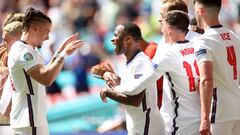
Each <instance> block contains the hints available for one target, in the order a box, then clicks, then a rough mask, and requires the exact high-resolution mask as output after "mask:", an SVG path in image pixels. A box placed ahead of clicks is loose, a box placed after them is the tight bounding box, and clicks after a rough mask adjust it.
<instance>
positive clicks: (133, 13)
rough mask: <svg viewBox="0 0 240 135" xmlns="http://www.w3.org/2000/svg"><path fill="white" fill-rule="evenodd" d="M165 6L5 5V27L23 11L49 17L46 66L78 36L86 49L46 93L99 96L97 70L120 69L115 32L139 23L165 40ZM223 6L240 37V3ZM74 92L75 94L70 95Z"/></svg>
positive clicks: (4, 0)
mask: <svg viewBox="0 0 240 135" xmlns="http://www.w3.org/2000/svg"><path fill="white" fill-rule="evenodd" d="M184 1H185V2H186V3H187V4H188V7H189V16H190V17H191V18H193V17H194V16H193V15H194V11H193V3H192V1H193V0H184ZM161 3H162V2H161V0H1V1H0V25H2V23H3V20H4V18H5V17H6V15H7V14H9V13H13V12H24V11H25V10H26V9H27V8H28V7H34V8H35V9H39V10H41V11H43V12H44V13H46V14H47V15H48V16H49V17H50V18H51V19H52V22H53V26H52V31H51V33H50V38H49V40H48V41H47V42H44V45H43V46H42V48H41V52H42V54H43V56H44V58H45V61H46V63H48V62H49V61H50V59H51V57H52V55H53V53H54V52H55V51H56V49H57V47H58V45H60V43H61V42H62V41H63V40H64V39H65V38H66V37H68V36H69V35H71V34H72V33H76V32H78V33H79V34H80V38H81V39H83V40H84V41H85V42H86V44H85V45H84V47H83V48H81V49H80V50H79V51H78V52H77V53H75V54H74V55H71V56H70V57H69V58H68V59H67V60H66V62H65V65H64V70H63V71H62V72H61V74H60V75H59V77H58V78H57V80H56V81H55V83H54V84H53V85H52V86H51V87H49V88H48V89H47V93H48V94H49V95H53V94H56V93H59V94H61V93H65V94H66V93H67V94H66V95H70V97H72V96H73V95H78V94H79V93H82V92H96V91H97V90H98V88H99V87H101V86H102V85H104V84H103V82H98V80H97V79H94V77H93V75H92V74H91V73H90V68H91V67H92V66H94V65H96V64H99V63H101V62H102V61H109V62H110V63H111V64H112V66H113V67H114V69H116V70H120V67H118V66H119V65H118V61H121V60H122V57H118V56H115V55H114V46H113V45H112V44H111V38H112V36H113V29H114V28H115V26H117V25H118V24H122V23H124V22H127V21H132V22H135V23H136V24H138V26H140V28H141V30H142V33H143V37H144V39H146V40H147V41H154V42H156V43H158V42H159V41H160V39H161V34H162V33H161V28H160V26H159V23H158V17H159V9H160V6H161ZM222 7H223V8H222V10H221V14H220V18H221V23H222V24H223V25H225V26H227V27H230V28H231V29H232V30H234V31H235V32H236V33H237V34H238V35H239V36H240V0H223V6H222ZM0 33H2V32H0ZM120 63H121V62H120ZM116 72H118V71H116ZM70 90H72V91H71V92H72V93H73V94H69V93H71V92H69V91H70ZM66 91H67V92H66Z"/></svg>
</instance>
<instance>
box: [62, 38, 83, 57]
mask: <svg viewBox="0 0 240 135" xmlns="http://www.w3.org/2000/svg"><path fill="white" fill-rule="evenodd" d="M83 45H84V42H83V41H82V40H72V41H71V42H70V43H68V44H67V45H66V47H65V48H64V50H63V51H65V53H66V55H70V54H72V53H73V52H74V51H75V50H76V49H77V48H79V47H82V46H83Z"/></svg>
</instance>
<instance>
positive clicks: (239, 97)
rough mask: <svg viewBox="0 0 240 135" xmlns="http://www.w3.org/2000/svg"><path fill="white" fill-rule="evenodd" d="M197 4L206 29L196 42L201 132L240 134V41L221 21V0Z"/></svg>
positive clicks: (200, 0)
mask: <svg viewBox="0 0 240 135" xmlns="http://www.w3.org/2000/svg"><path fill="white" fill-rule="evenodd" d="M194 3H195V4H194V7H195V16H196V19H197V22H198V24H199V27H200V28H204V30H205V33H204V34H203V36H202V37H201V38H200V39H199V40H197V41H196V44H195V54H196V57H197V60H198V66H199V72H200V99H201V125H200V134H201V135H209V134H210V132H211V133H212V134H213V135H239V134H240V128H239V127H240V106H239V102H240V90H239V71H240V70H239V68H240V61H239V58H240V50H239V43H240V40H239V38H238V37H237V36H236V35H235V34H234V33H233V32H232V31H231V30H229V29H227V28H225V27H224V26H222V25H221V24H220V23H219V19H218V15H219V11H220V9H221V3H222V1H221V0H195V1H194ZM210 125H211V126H210ZM210 127H211V128H210Z"/></svg>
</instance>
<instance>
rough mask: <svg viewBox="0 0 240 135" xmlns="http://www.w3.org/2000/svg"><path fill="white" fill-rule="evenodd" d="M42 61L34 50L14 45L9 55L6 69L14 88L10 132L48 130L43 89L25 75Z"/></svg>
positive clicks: (20, 42) (18, 43)
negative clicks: (39, 128)
mask: <svg viewBox="0 0 240 135" xmlns="http://www.w3.org/2000/svg"><path fill="white" fill-rule="evenodd" d="M43 62H44V61H43V59H42V57H41V56H40V54H39V53H38V51H36V50H34V48H33V47H32V46H30V45H28V44H25V43H23V42H22V41H16V42H15V43H14V44H13V45H12V47H11V49H10V52H9V54H8V67H9V72H10V77H11V80H12V83H13V86H14V92H13V94H12V109H11V113H10V124H11V126H12V128H22V127H38V126H41V127H47V119H46V113H47V103H46V101H47V100H46V91H45V86H43V85H42V84H40V83H38V82H37V81H35V80H34V79H32V78H31V77H30V76H29V75H28V74H27V71H28V70H29V69H31V68H32V67H34V66H35V65H37V64H43Z"/></svg>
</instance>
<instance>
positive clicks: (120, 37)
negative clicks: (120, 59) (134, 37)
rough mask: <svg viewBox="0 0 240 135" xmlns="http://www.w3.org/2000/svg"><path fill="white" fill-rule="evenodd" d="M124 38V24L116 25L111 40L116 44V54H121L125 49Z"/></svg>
mask: <svg viewBox="0 0 240 135" xmlns="http://www.w3.org/2000/svg"><path fill="white" fill-rule="evenodd" d="M124 38H125V33H124V26H122V25H118V26H117V27H116V28H115V30H114V36H113V38H112V40H111V42H112V44H113V45H115V46H116V48H115V53H116V54H117V55H121V54H123V53H125V51H126V48H125V44H124Z"/></svg>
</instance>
